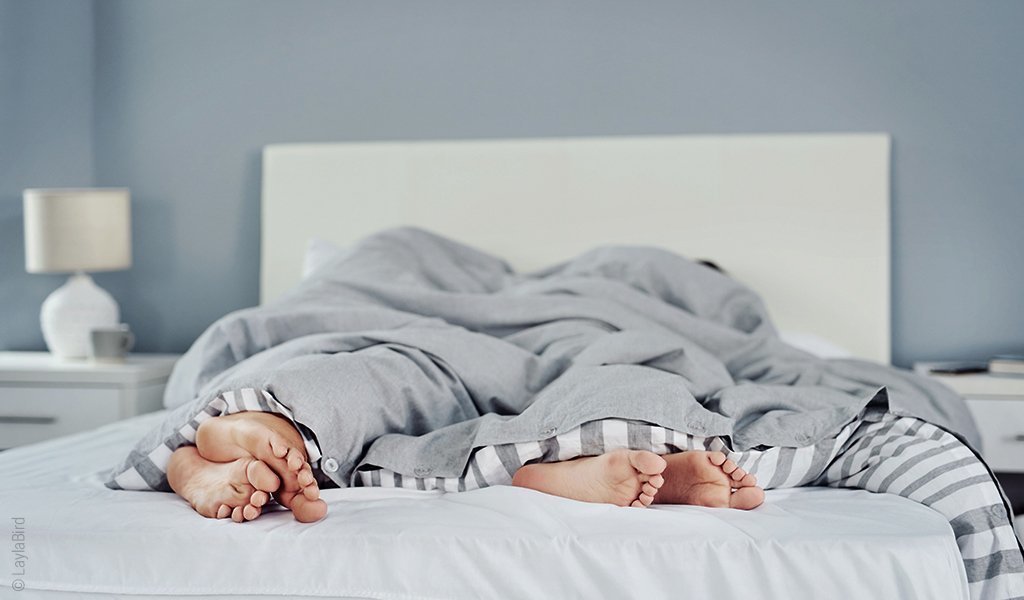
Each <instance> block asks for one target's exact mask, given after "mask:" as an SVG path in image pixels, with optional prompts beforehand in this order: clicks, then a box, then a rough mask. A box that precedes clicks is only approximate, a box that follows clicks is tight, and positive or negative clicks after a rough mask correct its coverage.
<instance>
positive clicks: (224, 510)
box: [217, 504, 231, 519]
mask: <svg viewBox="0 0 1024 600" xmlns="http://www.w3.org/2000/svg"><path fill="white" fill-rule="evenodd" d="M230 516H231V507H230V506H228V505H227V504H221V505H220V508H218V509H217V518H218V519H226V518H227V517H230Z"/></svg>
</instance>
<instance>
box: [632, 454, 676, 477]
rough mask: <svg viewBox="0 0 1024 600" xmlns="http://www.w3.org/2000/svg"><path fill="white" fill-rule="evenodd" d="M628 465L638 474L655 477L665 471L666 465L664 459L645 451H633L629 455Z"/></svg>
mask: <svg viewBox="0 0 1024 600" xmlns="http://www.w3.org/2000/svg"><path fill="white" fill-rule="evenodd" d="M629 464H631V465H633V468H634V469H636V471H637V472H638V473H644V474H646V475H657V474H658V473H661V472H662V471H664V470H665V467H667V466H668V463H666V462H665V459H664V458H662V457H660V456H658V455H657V454H655V453H653V452H647V451H645V450H633V451H630V453H629Z"/></svg>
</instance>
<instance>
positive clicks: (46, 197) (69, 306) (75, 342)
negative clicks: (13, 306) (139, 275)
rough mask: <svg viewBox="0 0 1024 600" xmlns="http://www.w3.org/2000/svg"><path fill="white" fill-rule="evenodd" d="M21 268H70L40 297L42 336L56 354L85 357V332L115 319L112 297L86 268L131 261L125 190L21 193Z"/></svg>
mask: <svg viewBox="0 0 1024 600" xmlns="http://www.w3.org/2000/svg"><path fill="white" fill-rule="evenodd" d="M23 198H24V205H25V270H26V271H28V272H29V273H71V274H72V275H71V277H69V278H68V281H67V283H65V284H64V285H62V286H61V287H59V288H57V290H56V291H54V292H53V293H52V294H50V296H49V297H47V298H46V300H45V301H44V302H43V307H42V310H41V312H40V315H39V321H40V324H41V325H42V328H43V339H45V340H46V346H47V348H49V349H50V352H51V353H52V354H53V355H54V356H56V357H58V358H85V357H86V356H87V355H88V352H89V332H90V331H92V330H93V329H99V328H103V327H115V326H117V325H118V324H119V323H120V311H119V310H118V306H117V302H115V301H114V298H113V296H111V295H110V294H109V293H107V292H106V291H104V290H103V289H102V288H100V287H99V286H97V285H96V284H95V283H94V282H93V280H92V278H91V277H89V275H87V274H86V272H87V271H92V272H95V271H117V270H121V269H127V268H130V267H131V266H132V242H131V206H130V196H129V194H128V190H127V189H123V188H84V189H30V190H25V193H24V196H23Z"/></svg>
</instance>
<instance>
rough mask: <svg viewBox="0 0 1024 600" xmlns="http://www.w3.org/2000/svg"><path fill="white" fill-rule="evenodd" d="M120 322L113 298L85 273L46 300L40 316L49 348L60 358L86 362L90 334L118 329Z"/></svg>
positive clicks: (72, 279)
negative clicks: (98, 330)
mask: <svg viewBox="0 0 1024 600" xmlns="http://www.w3.org/2000/svg"><path fill="white" fill-rule="evenodd" d="M120 320H121V316H120V311H119V310H118V307H117V302H115V301H114V297H113V296H111V295H110V294H108V293H107V292H106V291H105V290H103V288H101V287H99V286H98V285H96V284H95V283H94V282H93V280H92V277H89V276H88V275H86V274H85V273H76V274H74V275H72V276H71V277H69V278H68V281H67V283H65V284H64V285H62V286H60V287H59V288H57V289H56V290H55V291H54V292H53V293H52V294H50V295H49V297H47V298H46V300H45V301H44V302H43V308H42V311H41V312H40V314H39V322H40V324H41V325H42V327H43V339H44V340H46V347H47V348H49V349H50V352H51V353H52V354H53V355H54V356H56V357H57V358H85V357H86V356H88V355H89V332H91V331H92V330H93V329H99V328H101V327H115V326H117V324H118V323H119V322H120Z"/></svg>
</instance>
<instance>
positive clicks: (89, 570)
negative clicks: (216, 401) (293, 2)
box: [0, 414, 967, 599]
mask: <svg viewBox="0 0 1024 600" xmlns="http://www.w3.org/2000/svg"><path fill="white" fill-rule="evenodd" d="M159 418H160V415H159V414H154V415H147V416H144V417H139V418H136V419H132V420H129V421H124V422H121V423H117V424H114V425H111V426H108V427H106V428H103V429H100V430H97V431H94V432H89V433H85V434H79V435H75V436H70V437H66V438H61V439H58V440H54V441H51V442H47V443H44V444H39V445H35V446H29V447H24V448H19V449H16V450H11V451H8V452H5V453H0V507H2V511H0V516H2V517H4V520H5V523H6V524H5V527H6V528H7V529H12V528H13V525H12V524H11V523H12V522H11V521H10V518H14V517H17V518H23V519H24V520H25V521H24V527H25V538H26V542H25V543H26V550H27V557H28V558H27V564H26V565H25V575H24V576H23V577H20V579H22V580H24V582H25V586H26V589H25V590H24V591H22V592H21V593H20V594H18V595H17V596H16V597H17V598H23V599H27V598H50V597H54V598H65V597H82V596H83V594H85V593H94V594H97V595H100V596H102V595H105V594H118V595H119V597H145V596H148V595H153V594H172V595H194V596H199V597H203V596H217V595H227V594H231V595H233V597H235V598H238V597H246V596H249V597H266V596H273V595H282V596H289V597H299V596H319V597H323V596H342V597H366V598H389V599H397V598H455V599H458V598H467V599H469V598H479V597H496V598H497V597H501V598H530V599H533V598H544V597H552V598H553V597H561V598H569V597H587V598H602V597H603V598H629V597H646V598H667V597H673V598H678V597H684V596H685V597H691V598H693V597H714V598H716V599H724V598H750V597H760V598H786V599H792V598H802V597H807V598H811V597H816V598H821V597H827V598H868V597H888V598H895V597H900V598H929V599H937V598H966V597H967V586H966V578H965V575H964V569H963V566H962V563H961V562H960V556H959V554H958V552H957V548H956V544H955V541H954V539H953V535H952V532H951V530H950V527H949V525H948V524H947V523H946V522H945V520H943V518H942V517H941V516H940V515H939V514H938V513H935V512H933V511H931V510H930V509H927V508H924V507H922V506H920V505H917V504H915V503H913V502H910V501H908V500H904V499H902V498H898V497H894V496H887V495H878V494H869V493H866V492H861V491H851V490H828V489H798V490H780V491H772V492H769V493H768V498H767V501H766V502H765V504H764V505H763V506H762V507H760V508H758V509H756V510H753V511H750V512H741V511H733V510H727V509H705V508H697V507H685V506H680V507H657V508H654V509H633V508H616V507H612V506H605V505H595V504H584V503H579V502H573V501H570V500H564V499H561V498H555V497H552V496H546V495H544V494H540V493H537V492H532V491H529V490H521V489H516V488H511V487H496V488H489V489H483V490H478V491H474V492H468V493H462V494H450V495H446V496H445V495H435V494H433V493H429V492H407V491H402V490H386V491H385V490H372V489H352V490H328V491H326V492H325V493H324V498H325V499H326V500H327V501H328V503H329V504H330V513H329V514H328V517H327V519H326V520H324V521H321V522H320V523H316V524H314V525H303V524H300V523H297V522H295V521H294V520H293V519H292V518H291V516H290V515H289V514H288V513H287V512H274V513H271V514H265V515H264V516H262V517H260V518H259V519H258V520H257V521H255V522H252V523H246V524H241V525H240V524H235V523H232V522H230V521H226V520H223V521H215V520H207V519H203V518H201V517H199V516H198V515H196V514H195V513H193V512H192V510H191V509H190V508H189V507H188V506H187V505H186V504H185V503H184V502H183V501H181V500H179V499H178V498H176V497H175V496H173V495H171V494H160V493H153V492H115V491H111V490H107V489H106V488H104V487H102V485H101V483H100V477H99V475H100V473H101V472H102V471H103V470H104V469H105V468H107V467H108V466H109V465H111V464H112V463H114V462H115V461H116V460H117V459H119V458H120V457H121V455H122V454H123V453H125V452H126V451H127V449H128V448H129V447H130V446H131V444H132V443H133V442H134V441H135V440H136V438H138V437H139V436H140V435H141V434H142V433H143V432H144V431H145V430H146V429H147V428H148V427H149V426H151V425H153V424H154V423H156V421H157V420H158V419H159ZM2 537H3V539H4V540H5V543H6V539H7V538H8V535H7V531H6V529H5V530H4V532H3V536H2ZM4 550H5V551H4V553H3V554H4V555H5V556H11V553H9V552H7V551H6V550H7V548H4ZM12 562H13V559H12V558H5V559H4V564H2V565H0V585H2V586H4V588H5V589H2V590H0V591H2V592H4V593H0V596H3V597H5V598H6V597H8V595H9V594H10V595H11V596H12V597H14V596H13V594H11V593H10V586H11V585H12V581H13V580H14V579H15V577H14V576H13V575H12V567H11V565H12ZM87 597H91V596H87Z"/></svg>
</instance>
